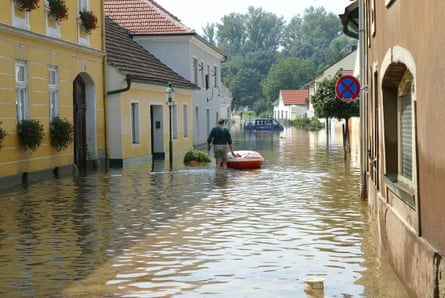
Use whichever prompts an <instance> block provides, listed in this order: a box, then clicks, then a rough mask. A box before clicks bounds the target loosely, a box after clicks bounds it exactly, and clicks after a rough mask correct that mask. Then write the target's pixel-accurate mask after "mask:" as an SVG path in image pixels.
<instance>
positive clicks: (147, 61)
mask: <svg viewBox="0 0 445 298" xmlns="http://www.w3.org/2000/svg"><path fill="white" fill-rule="evenodd" d="M105 32H106V33H105V46H106V52H107V62H108V64H110V65H112V66H113V67H115V68H117V69H118V70H119V71H120V72H121V73H123V74H124V75H126V76H127V77H128V78H131V79H135V80H140V81H143V82H147V83H152V84H156V85H165V86H166V85H167V83H168V82H172V83H173V85H174V86H175V87H182V88H188V89H196V88H198V87H197V86H195V85H194V84H193V83H191V82H190V81H188V80H186V79H185V78H183V77H182V76H180V75H179V74H177V73H176V72H175V71H173V70H172V69H171V68H169V67H168V66H167V65H165V64H163V63H162V62H161V61H160V60H159V59H157V58H156V57H155V56H153V55H152V54H151V53H150V52H148V51H147V50H145V49H144V48H143V47H142V46H141V45H140V44H139V43H137V42H136V41H134V40H133V39H132V38H131V37H130V36H129V34H128V31H127V30H125V29H124V28H122V27H121V26H119V25H118V24H117V23H115V22H113V21H112V20H111V19H110V18H108V17H105Z"/></svg>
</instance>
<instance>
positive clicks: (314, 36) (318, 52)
mask: <svg viewBox="0 0 445 298" xmlns="http://www.w3.org/2000/svg"><path fill="white" fill-rule="evenodd" d="M340 33H341V23H340V21H339V19H338V17H337V16H335V15H334V14H333V13H329V14H328V13H327V12H326V10H325V9H324V8H323V7H319V8H314V7H312V6H311V7H310V8H308V9H306V10H305V15H304V16H303V18H300V17H299V16H296V17H294V18H293V19H292V20H291V21H290V23H289V25H288V26H287V27H286V29H285V30H284V36H285V38H284V40H283V53H284V54H285V55H287V56H295V57H299V58H303V59H311V60H312V61H313V62H314V63H315V65H317V66H319V65H322V64H324V65H326V64H327V62H328V51H327V49H328V47H329V44H330V42H331V41H332V40H333V39H335V38H336V37H337V36H339V34H340Z"/></svg>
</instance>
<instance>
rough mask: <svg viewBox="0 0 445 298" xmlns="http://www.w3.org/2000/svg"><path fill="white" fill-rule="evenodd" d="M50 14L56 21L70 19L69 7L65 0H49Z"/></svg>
mask: <svg viewBox="0 0 445 298" xmlns="http://www.w3.org/2000/svg"><path fill="white" fill-rule="evenodd" d="M48 15H49V16H50V17H52V18H54V19H56V21H63V20H67V19H68V7H66V3H65V0H48Z"/></svg>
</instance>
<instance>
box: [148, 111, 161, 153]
mask: <svg viewBox="0 0 445 298" xmlns="http://www.w3.org/2000/svg"><path fill="white" fill-rule="evenodd" d="M150 119H151V152H152V156H153V158H154V159H159V158H162V159H164V157H165V150H164V125H163V123H164V121H163V119H162V106H154V105H153V106H150Z"/></svg>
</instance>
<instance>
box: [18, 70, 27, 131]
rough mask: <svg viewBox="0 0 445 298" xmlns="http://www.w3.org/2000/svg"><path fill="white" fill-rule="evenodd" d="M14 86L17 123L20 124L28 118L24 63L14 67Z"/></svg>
mask: <svg viewBox="0 0 445 298" xmlns="http://www.w3.org/2000/svg"><path fill="white" fill-rule="evenodd" d="M15 84H16V108H17V121H18V122H20V121H22V120H24V119H28V117H29V115H28V111H29V107H28V105H29V100H28V76H27V68H26V63H25V62H18V63H16V65H15Z"/></svg>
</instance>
